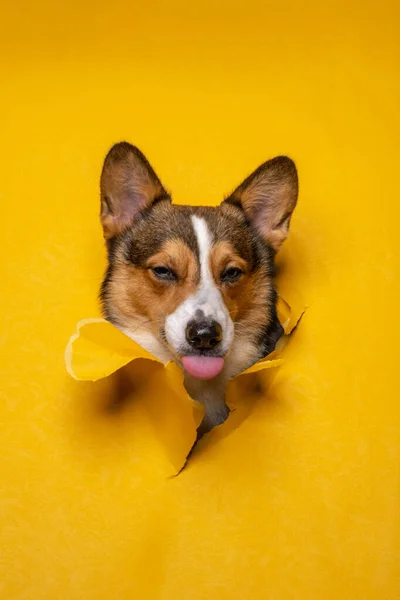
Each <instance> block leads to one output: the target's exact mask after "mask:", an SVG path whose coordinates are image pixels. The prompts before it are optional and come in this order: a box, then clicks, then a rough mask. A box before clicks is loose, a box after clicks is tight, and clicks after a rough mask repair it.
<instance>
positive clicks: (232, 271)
mask: <svg viewBox="0 0 400 600" xmlns="http://www.w3.org/2000/svg"><path fill="white" fill-rule="evenodd" d="M242 275H243V271H242V270H241V269H238V268H237V267H229V268H227V269H225V270H224V271H222V273H221V281H222V283H234V282H235V281H238V280H239V279H240V278H241V276H242Z"/></svg>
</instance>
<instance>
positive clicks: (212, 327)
mask: <svg viewBox="0 0 400 600" xmlns="http://www.w3.org/2000/svg"><path fill="white" fill-rule="evenodd" d="M186 339H187V341H188V342H189V344H190V345H191V346H192V348H195V349H196V350H209V349H211V348H215V346H218V344H219V343H220V342H221V340H222V327H221V325H220V324H219V323H217V322H216V321H212V322H211V323H208V322H205V321H191V322H190V323H189V324H188V326H187V327H186Z"/></svg>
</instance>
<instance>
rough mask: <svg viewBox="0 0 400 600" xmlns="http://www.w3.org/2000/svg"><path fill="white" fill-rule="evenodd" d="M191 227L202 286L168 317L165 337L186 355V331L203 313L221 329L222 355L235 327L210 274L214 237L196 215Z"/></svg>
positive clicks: (228, 344)
mask: <svg viewBox="0 0 400 600" xmlns="http://www.w3.org/2000/svg"><path fill="white" fill-rule="evenodd" d="M192 224H193V229H194V232H195V235H196V239H197V244H198V248H199V261H200V283H199V287H198V289H197V291H196V293H195V294H193V295H192V296H189V297H188V298H186V299H185V300H184V301H183V302H182V304H180V306H178V308H177V309H176V310H175V312H173V313H172V314H171V315H169V316H168V317H167V319H166V321H165V333H166V336H167V340H168V342H169V343H170V345H171V346H172V347H173V348H174V350H175V351H176V352H178V353H182V352H183V353H184V349H185V347H187V342H186V327H187V325H188V323H189V322H190V321H192V320H193V319H196V318H198V317H197V315H196V312H197V311H199V310H201V311H202V313H203V314H204V317H205V318H207V319H210V320H213V321H216V322H217V323H219V324H220V325H221V327H222V351H223V352H226V351H227V350H228V349H229V347H230V345H231V342H232V338H233V323H232V319H231V318H230V316H229V312H228V309H227V308H226V306H225V303H224V300H223V298H222V295H221V292H220V291H219V289H218V287H217V286H216V284H215V281H214V279H213V276H212V273H211V266H210V261H211V249H212V246H213V240H212V236H211V233H210V231H209V228H208V226H207V223H206V221H205V220H204V219H202V218H200V217H196V216H194V215H193V216H192Z"/></svg>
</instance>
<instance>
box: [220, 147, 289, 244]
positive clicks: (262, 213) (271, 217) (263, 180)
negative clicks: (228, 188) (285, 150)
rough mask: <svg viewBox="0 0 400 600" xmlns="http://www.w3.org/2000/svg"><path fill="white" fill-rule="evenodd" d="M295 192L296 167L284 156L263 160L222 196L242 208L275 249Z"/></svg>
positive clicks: (281, 239) (282, 237)
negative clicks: (233, 188)
mask: <svg viewBox="0 0 400 600" xmlns="http://www.w3.org/2000/svg"><path fill="white" fill-rule="evenodd" d="M297 195H298V178H297V169H296V166H295V164H294V162H293V161H292V160H291V159H290V158H288V157H287V156H277V157H276V158H273V159H272V160H269V161H268V162H266V163H264V164H263V165H261V166H260V167H258V169H257V170H256V171H254V173H252V174H251V175H250V176H249V177H248V178H247V179H245V180H244V182H243V183H242V184H241V185H240V186H239V187H238V188H237V189H236V190H235V191H234V192H233V194H231V196H229V198H227V199H226V200H225V202H230V203H233V204H236V205H238V206H240V207H241V208H242V210H243V211H244V212H245V214H246V215H247V217H248V218H249V220H250V221H251V223H252V224H253V226H254V227H255V228H256V230H257V231H258V233H259V234H260V235H261V237H262V238H263V239H264V240H265V242H266V243H267V244H269V245H270V246H272V248H273V249H274V250H275V251H276V250H278V249H279V247H280V245H281V244H282V242H284V241H285V239H286V238H287V236H288V233H289V224H290V217H291V216H292V212H293V211H294V209H295V206H296V203H297Z"/></svg>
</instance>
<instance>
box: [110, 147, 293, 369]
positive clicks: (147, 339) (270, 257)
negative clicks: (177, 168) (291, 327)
mask: <svg viewBox="0 0 400 600" xmlns="http://www.w3.org/2000/svg"><path fill="white" fill-rule="evenodd" d="M297 189H298V183H297V172H296V167H295V165H294V163H293V161H292V160H290V159H289V158H287V157H284V156H281V157H277V158H274V159H273V160H270V161H268V162H266V163H264V164H263V165H261V166H260V167H259V168H258V169H257V170H256V171H255V172H254V173H253V174H252V175H250V177H248V178H247V179H246V180H245V181H244V182H243V183H242V184H241V185H240V186H239V187H238V188H237V189H236V190H235V191H234V192H233V193H232V194H231V196H229V197H228V198H227V199H226V200H224V201H223V202H222V204H220V206H218V207H215V208H214V207H191V206H179V205H173V204H171V197H170V195H169V194H168V192H167V191H166V190H165V188H164V186H163V185H162V183H161V181H160V180H159V178H158V177H157V175H156V174H155V172H154V170H153V169H152V167H151V166H150V164H149V163H148V161H147V160H146V158H145V157H144V156H143V154H142V153H141V152H140V151H139V150H138V149H137V148H135V147H134V146H131V145H130V144H128V143H125V142H123V143H120V144H117V145H115V146H114V147H113V148H112V149H111V150H110V152H109V153H108V155H107V157H106V159H105V162H104V166H103V171H102V175H101V222H102V226H103V231H104V237H105V238H106V241H107V248H108V261H109V265H108V269H107V273H106V276H105V279H104V281H103V285H102V292H101V299H102V304H103V310H104V314H105V316H106V318H107V319H109V320H110V321H111V322H112V323H114V324H115V325H116V326H117V327H119V328H121V329H122V330H123V331H124V332H125V333H126V334H127V335H129V336H130V337H132V338H133V339H135V340H136V341H138V342H139V343H141V344H142V345H143V346H144V347H146V348H147V349H148V350H150V351H151V352H153V353H154V354H156V356H158V357H159V358H161V359H165V360H166V359H167V358H168V357H170V358H174V359H175V360H176V361H177V362H178V363H179V364H183V366H184V368H185V369H186V370H187V371H188V372H189V373H190V374H192V375H193V376H194V377H199V378H211V377H214V376H215V375H216V374H218V373H219V372H220V371H221V370H222V368H223V365H224V359H226V358H227V357H229V356H230V355H231V354H232V349H233V347H234V346H235V349H236V356H240V355H241V354H242V355H243V356H242V358H243V360H242V361H240V359H239V362H242V363H243V364H244V365H245V363H246V361H247V363H249V364H251V362H255V361H256V360H257V359H258V358H260V357H261V356H262V355H263V344H264V345H265V336H268V330H269V329H270V328H271V326H273V321H274V319H276V315H275V300H276V298H275V291H274V284H273V275H274V256H275V253H276V251H277V250H278V248H279V247H280V245H281V243H282V242H283V241H284V240H285V239H286V237H287V234H288V230H289V223H290V218H291V215H292V212H293V210H294V208H295V206H296V202H297ZM245 355H246V356H245ZM247 355H248V356H247ZM264 355H265V353H264ZM246 366H247V365H245V366H244V368H246Z"/></svg>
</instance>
